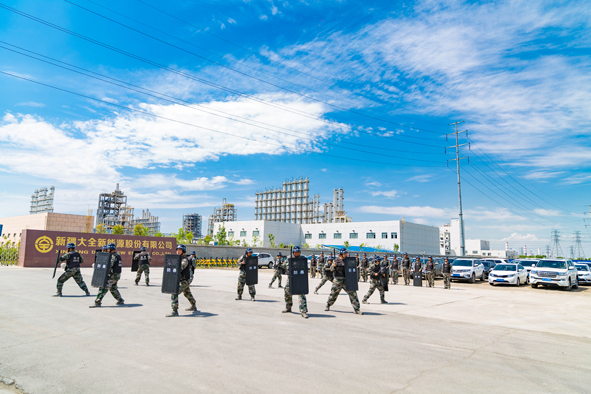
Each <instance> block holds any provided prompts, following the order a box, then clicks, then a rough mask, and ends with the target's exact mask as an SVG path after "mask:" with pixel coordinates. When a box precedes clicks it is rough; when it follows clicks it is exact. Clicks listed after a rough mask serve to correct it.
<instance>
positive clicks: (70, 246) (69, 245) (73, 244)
mask: <svg viewBox="0 0 591 394" xmlns="http://www.w3.org/2000/svg"><path fill="white" fill-rule="evenodd" d="M66 247H67V248H68V249H76V244H75V243H74V242H70V243H69V244H68V245H67V246H66Z"/></svg>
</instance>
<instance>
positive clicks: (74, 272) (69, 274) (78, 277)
mask: <svg viewBox="0 0 591 394" xmlns="http://www.w3.org/2000/svg"><path fill="white" fill-rule="evenodd" d="M70 278H74V280H75V281H76V283H78V286H80V288H81V289H82V291H84V292H86V291H88V287H87V286H86V283H84V279H82V274H81V273H80V268H79V267H74V268H66V272H64V273H63V274H62V275H61V276H60V277H59V278H58V280H57V292H58V293H60V294H61V292H62V288H63V287H64V283H65V282H66V281H67V280H68V279H70Z"/></svg>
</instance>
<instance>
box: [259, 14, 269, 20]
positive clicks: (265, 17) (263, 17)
mask: <svg viewBox="0 0 591 394" xmlns="http://www.w3.org/2000/svg"><path fill="white" fill-rule="evenodd" d="M259 19H260V20H262V21H266V20H267V19H268V17H267V15H261V16H259Z"/></svg>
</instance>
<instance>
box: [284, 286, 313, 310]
mask: <svg viewBox="0 0 591 394" xmlns="http://www.w3.org/2000/svg"><path fill="white" fill-rule="evenodd" d="M298 297H300V312H306V313H308V300H306V295H305V294H300V295H298ZM292 306H293V296H292V295H291V294H290V293H289V282H287V284H286V285H285V309H288V310H291V307H292Z"/></svg>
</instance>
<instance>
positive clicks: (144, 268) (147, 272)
mask: <svg viewBox="0 0 591 394" xmlns="http://www.w3.org/2000/svg"><path fill="white" fill-rule="evenodd" d="M142 272H143V273H144V274H145V276H146V285H149V284H150V264H142V265H140V267H139V268H138V270H137V275H136V276H135V283H136V284H137V283H139V281H140V279H141V278H142Z"/></svg>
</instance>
